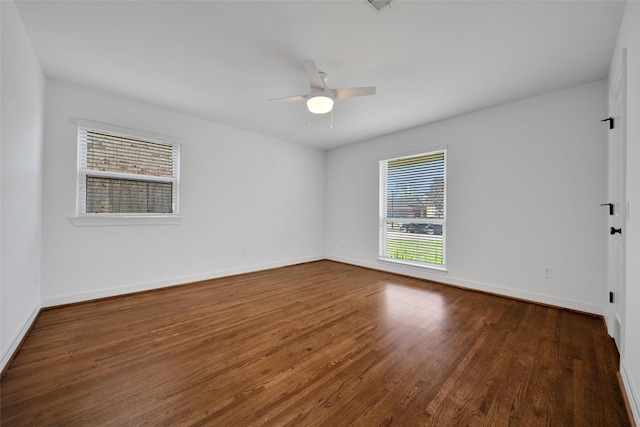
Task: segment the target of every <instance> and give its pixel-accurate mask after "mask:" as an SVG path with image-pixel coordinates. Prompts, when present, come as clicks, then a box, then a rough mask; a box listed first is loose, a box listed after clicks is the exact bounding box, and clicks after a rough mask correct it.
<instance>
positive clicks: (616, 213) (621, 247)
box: [607, 50, 627, 353]
mask: <svg viewBox="0 0 640 427" xmlns="http://www.w3.org/2000/svg"><path fill="white" fill-rule="evenodd" d="M622 53H623V54H622V55H621V61H620V63H618V64H616V66H614V70H613V76H612V78H613V81H612V84H611V85H610V86H609V114H610V116H611V118H612V119H613V123H612V127H613V129H610V130H609V165H608V169H609V172H608V173H609V189H608V196H609V201H608V203H612V204H613V206H612V213H613V215H609V224H608V225H609V229H608V288H609V293H610V294H609V310H607V311H608V313H607V318H608V319H607V325H608V329H609V334H610V335H611V336H612V337H613V338H614V340H615V342H616V345H617V346H618V351H620V352H621V353H622V351H623V348H624V343H623V342H622V340H623V337H624V333H623V332H624V326H625V325H624V318H625V317H624V306H625V283H626V279H625V276H626V275H625V265H626V263H625V255H626V240H625V235H626V225H627V202H626V146H627V144H626V135H625V129H626V126H625V122H626V111H625V93H626V65H627V64H626V62H627V61H626V50H624V51H623V52H622ZM610 123H611V122H610ZM607 213H608V211H607Z"/></svg>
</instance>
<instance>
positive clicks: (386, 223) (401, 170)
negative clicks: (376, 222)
mask: <svg viewBox="0 0 640 427" xmlns="http://www.w3.org/2000/svg"><path fill="white" fill-rule="evenodd" d="M445 237H446V150H440V151H433V152H430V153H423V154H418V155H414V156H408V157H399V158H395V159H389V160H383V161H381V162H380V252H379V254H380V257H381V258H382V259H386V260H392V261H397V262H401V263H406V264H412V265H419V266H425V267H435V268H440V269H443V268H444V266H445V240H446V239H445Z"/></svg>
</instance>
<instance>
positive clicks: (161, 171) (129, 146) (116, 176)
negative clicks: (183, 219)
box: [77, 126, 180, 217]
mask: <svg viewBox="0 0 640 427" xmlns="http://www.w3.org/2000/svg"><path fill="white" fill-rule="evenodd" d="M108 127H109V128H111V129H112V128H113V126H108ZM111 129H110V130H103V129H99V128H92V127H88V126H80V127H79V128H78V201H77V214H78V216H108V217H122V216H124V217H131V216H149V217H153V216H171V215H177V214H178V188H179V177H180V146H179V145H178V144H174V143H168V142H162V141H157V140H152V139H148V138H144V137H139V136H136V135H128V134H126V133H121V132H115V131H113V130H111Z"/></svg>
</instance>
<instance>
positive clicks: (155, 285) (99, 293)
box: [42, 256, 325, 307]
mask: <svg viewBox="0 0 640 427" xmlns="http://www.w3.org/2000/svg"><path fill="white" fill-rule="evenodd" d="M322 259H325V257H323V256H320V257H305V258H296V259H291V260H287V261H281V262H275V263H268V264H258V265H250V266H244V267H237V268H231V269H226V270H218V271H212V272H207V273H201V274H193V275H188V276H180V277H173V278H171V279H164V280H158V281H150V282H143V283H135V284H130V285H126V286H119V287H116V288H106V289H99V290H94V291H89V292H78V293H73V294H66V295H59V296H53V297H43V299H42V306H43V307H54V306H57V305H64V304H72V303H76V302H83V301H90V300H94V299H99V298H108V297H114V296H119V295H126V294H130V293H134V292H142V291H149V290H153V289H159V288H165V287H169V286H176V285H182V284H185V283H193V282H199V281H202V280H211V279H217V278H220V277H227V276H235V275H238V274H245V273H253V272H256V271H262V270H269V269H272V268H279V267H287V266H289V265H295V264H302V263H305V262H312V261H319V260H322Z"/></svg>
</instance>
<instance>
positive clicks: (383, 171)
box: [378, 146, 448, 273]
mask: <svg viewBox="0 0 640 427" xmlns="http://www.w3.org/2000/svg"><path fill="white" fill-rule="evenodd" d="M440 153H442V154H443V155H444V167H443V178H444V190H443V204H444V207H443V217H442V218H435V217H389V216H387V214H388V212H387V207H388V203H387V201H388V197H387V186H388V175H387V173H388V164H389V162H391V161H394V160H400V159H405V158H411V157H423V156H429V155H435V154H440ZM447 163H448V147H447V146H444V147H432V148H427V149H425V150H419V151H415V152H410V153H404V154H398V155H395V156H393V157H385V158H382V159H380V160H379V162H378V164H379V177H378V178H379V191H378V202H379V213H378V220H379V222H378V226H379V238H378V259H379V260H381V261H385V262H392V263H396V264H402V265H407V266H412V267H419V268H421V269H430V270H434V271H436V272H444V273H446V272H447V267H446V266H447V255H446V254H447V239H446V236H447V216H448V214H447V187H448V186H447ZM388 222H392V223H417V224H440V225H441V226H442V263H441V264H436V263H429V262H424V261H415V260H406V259H402V258H395V257H390V256H387V237H388V235H387V223H388Z"/></svg>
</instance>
